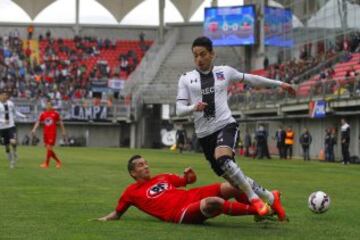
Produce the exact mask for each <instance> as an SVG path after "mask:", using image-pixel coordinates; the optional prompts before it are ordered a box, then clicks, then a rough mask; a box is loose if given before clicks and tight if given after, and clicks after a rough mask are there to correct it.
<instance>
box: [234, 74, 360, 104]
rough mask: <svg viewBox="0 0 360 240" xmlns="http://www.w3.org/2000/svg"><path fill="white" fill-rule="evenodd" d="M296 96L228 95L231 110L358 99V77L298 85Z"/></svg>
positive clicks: (254, 92) (276, 92)
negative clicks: (319, 100) (314, 100)
mask: <svg viewBox="0 0 360 240" xmlns="http://www.w3.org/2000/svg"><path fill="white" fill-rule="evenodd" d="M296 88H297V94H296V96H290V95H289V94H287V93H286V92H283V91H282V90H280V89H265V90H248V91H245V92H243V93H237V94H230V97H229V99H228V102H229V106H230V107H231V109H238V110H244V109H254V108H267V107H274V106H276V105H279V104H286V103H295V104H296V103H300V102H308V101H310V100H313V99H324V100H328V101H333V100H340V99H353V98H360V76H356V77H348V78H346V77H343V78H340V79H336V80H335V79H324V80H314V81H311V82H305V83H302V84H300V85H299V86H297V87H296Z"/></svg>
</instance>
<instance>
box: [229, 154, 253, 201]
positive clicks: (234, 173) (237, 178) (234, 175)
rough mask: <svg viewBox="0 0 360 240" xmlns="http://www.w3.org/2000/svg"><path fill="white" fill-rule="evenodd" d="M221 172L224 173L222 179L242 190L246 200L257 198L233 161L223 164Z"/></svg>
mask: <svg viewBox="0 0 360 240" xmlns="http://www.w3.org/2000/svg"><path fill="white" fill-rule="evenodd" d="M222 170H223V171H224V172H225V173H224V177H225V178H226V179H227V180H228V181H230V183H231V184H232V185H235V186H236V187H238V188H239V189H240V190H242V191H243V192H244V193H245V194H246V196H247V197H248V199H249V200H250V201H251V200H253V199H255V198H259V196H258V195H257V194H256V193H255V192H254V190H253V189H252V186H251V185H250V183H249V181H248V180H247V177H246V176H245V175H244V173H243V172H242V171H241V169H240V167H239V166H238V165H237V164H236V163H235V162H233V161H231V160H229V161H226V162H225V163H224V165H223V166H222Z"/></svg>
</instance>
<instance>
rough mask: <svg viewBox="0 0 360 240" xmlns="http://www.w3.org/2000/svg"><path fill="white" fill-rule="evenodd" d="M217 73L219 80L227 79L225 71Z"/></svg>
mask: <svg viewBox="0 0 360 240" xmlns="http://www.w3.org/2000/svg"><path fill="white" fill-rule="evenodd" d="M215 75H216V80H219V81H223V80H225V76H224V73H223V72H217V73H215Z"/></svg>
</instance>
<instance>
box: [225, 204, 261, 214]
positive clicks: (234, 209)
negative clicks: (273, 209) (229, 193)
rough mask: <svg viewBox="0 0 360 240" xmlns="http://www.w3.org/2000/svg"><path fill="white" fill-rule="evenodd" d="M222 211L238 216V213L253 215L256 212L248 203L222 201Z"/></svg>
mask: <svg viewBox="0 0 360 240" xmlns="http://www.w3.org/2000/svg"><path fill="white" fill-rule="evenodd" d="M223 213H224V214H226V215H230V216H240V215H254V214H257V211H256V209H254V208H253V207H252V206H251V205H248V204H243V203H239V202H230V201H224V205H223Z"/></svg>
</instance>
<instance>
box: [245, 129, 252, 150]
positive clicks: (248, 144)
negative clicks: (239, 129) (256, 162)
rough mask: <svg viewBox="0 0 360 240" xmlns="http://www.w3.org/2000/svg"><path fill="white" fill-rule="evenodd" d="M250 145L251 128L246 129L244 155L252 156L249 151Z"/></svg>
mask: <svg viewBox="0 0 360 240" xmlns="http://www.w3.org/2000/svg"><path fill="white" fill-rule="evenodd" d="M250 147H251V135H250V133H249V129H246V130H245V136H244V149H245V153H244V155H245V157H249V156H250V153H249V150H250Z"/></svg>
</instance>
